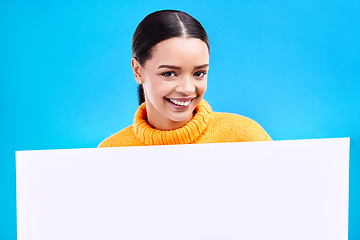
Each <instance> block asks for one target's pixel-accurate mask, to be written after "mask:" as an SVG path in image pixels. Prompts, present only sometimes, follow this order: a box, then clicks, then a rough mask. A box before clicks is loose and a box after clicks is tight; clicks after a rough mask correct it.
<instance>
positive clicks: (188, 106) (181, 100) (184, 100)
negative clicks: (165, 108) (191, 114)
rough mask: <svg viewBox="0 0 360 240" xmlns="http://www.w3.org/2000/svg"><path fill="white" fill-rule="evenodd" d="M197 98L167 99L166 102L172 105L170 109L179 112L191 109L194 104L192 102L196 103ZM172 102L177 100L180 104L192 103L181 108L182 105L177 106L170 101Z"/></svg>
mask: <svg viewBox="0 0 360 240" xmlns="http://www.w3.org/2000/svg"><path fill="white" fill-rule="evenodd" d="M195 98H196V97H190V98H165V99H166V101H167V102H168V104H169V105H170V107H172V108H173V109H175V110H177V111H185V110H187V109H188V108H190V105H191V103H192V101H194V99H195ZM170 99H171V100H175V101H179V102H188V101H191V102H190V103H189V104H188V105H187V106H181V105H177V104H175V103H173V102H171V101H170Z"/></svg>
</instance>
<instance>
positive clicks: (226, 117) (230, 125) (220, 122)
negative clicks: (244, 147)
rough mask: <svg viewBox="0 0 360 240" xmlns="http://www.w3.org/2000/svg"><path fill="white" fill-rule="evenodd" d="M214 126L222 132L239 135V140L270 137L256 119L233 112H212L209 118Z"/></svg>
mask: <svg viewBox="0 0 360 240" xmlns="http://www.w3.org/2000/svg"><path fill="white" fill-rule="evenodd" d="M211 122H212V124H213V125H214V126H217V127H220V128H221V130H222V131H223V132H224V133H227V134H229V135H235V136H237V137H240V139H239V140H240V141H244V142H250V141H268V140H271V137H270V136H269V135H268V134H267V132H266V131H265V130H264V129H263V128H262V127H261V126H260V124H258V123H257V122H256V121H254V120H252V119H250V118H248V117H245V116H242V115H238V114H234V113H220V112H213V117H212V120H211Z"/></svg>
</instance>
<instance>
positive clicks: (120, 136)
mask: <svg viewBox="0 0 360 240" xmlns="http://www.w3.org/2000/svg"><path fill="white" fill-rule="evenodd" d="M139 145H141V143H140V141H139V140H138V139H137V138H136V136H135V134H134V128H133V126H129V127H126V128H124V129H122V130H121V131H119V132H117V133H115V134H113V135H111V136H110V137H108V138H106V139H105V140H103V141H102V142H101V143H100V144H99V146H98V147H99V148H101V147H125V146H139Z"/></svg>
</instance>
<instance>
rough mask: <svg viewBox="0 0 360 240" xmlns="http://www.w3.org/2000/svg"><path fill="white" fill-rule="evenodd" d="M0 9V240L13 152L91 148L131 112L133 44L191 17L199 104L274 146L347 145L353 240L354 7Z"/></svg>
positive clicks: (12, 216)
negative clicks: (251, 124) (198, 45)
mask: <svg viewBox="0 0 360 240" xmlns="http://www.w3.org/2000/svg"><path fill="white" fill-rule="evenodd" d="M167 2H168V1H149V0H148V1H128V2H126V1H119V0H117V1H104V0H87V1H69V0H65V1H40V0H38V1H35V0H34V1H29V0H23V1H19V0H13V1H7V2H5V1H1V3H0V83H1V84H0V109H1V117H0V136H1V140H0V141H1V144H0V239H16V189H15V151H17V150H30V149H62V148H91V147H96V146H97V144H98V143H100V141H101V140H103V139H104V138H105V137H108V136H109V135H111V134H112V133H114V132H116V131H119V130H120V129H122V128H124V127H126V126H128V125H130V124H132V120H133V115H134V113H135V110H136V109H137V96H136V86H137V84H136V83H135V80H134V79H133V76H132V71H131V67H130V59H131V38H132V34H133V32H134V30H135V28H136V26H137V24H138V23H139V22H140V21H141V20H142V19H143V17H145V16H146V15H147V14H148V13H150V12H153V11H156V10H160V9H180V10H183V11H187V12H189V13H190V14H191V15H193V16H194V17H195V18H197V19H198V20H199V21H200V22H201V23H202V24H203V26H204V27H205V29H206V30H207V32H208V35H209V37H210V43H211V57H210V65H211V68H210V72H209V76H208V77H209V78H208V81H209V82H208V92H207V93H206V95H205V99H206V100H207V101H208V102H209V103H210V104H211V106H212V108H213V109H214V110H215V111H222V112H234V113H238V114H242V115H245V116H248V117H250V118H253V119H255V120H256V121H257V122H259V123H260V124H261V125H262V126H263V127H264V128H265V129H266V130H267V131H268V133H269V134H270V136H271V137H272V138H273V139H275V140H283V139H304V138H328V137H351V153H350V203H349V204H350V207H349V239H351V240H355V239H360V204H359V202H360V174H359V173H360V91H359V89H360V60H359V59H360V58H359V57H360V44H359V43H360V33H359V31H360V1H358V0H338V1H336V0H335V1H334V0H326V1H325V0H315V1H314V0H295V1H285V0H273V1H258V0H252V1H241V0H240V1H226V0H223V1H197V2H194V1H189V0H181V1H176V0H173V1H171V3H167Z"/></svg>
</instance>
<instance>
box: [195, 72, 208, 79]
mask: <svg viewBox="0 0 360 240" xmlns="http://www.w3.org/2000/svg"><path fill="white" fill-rule="evenodd" d="M205 75H206V72H205V71H198V72H196V73H194V76H195V77H198V78H203V77H205Z"/></svg>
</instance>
